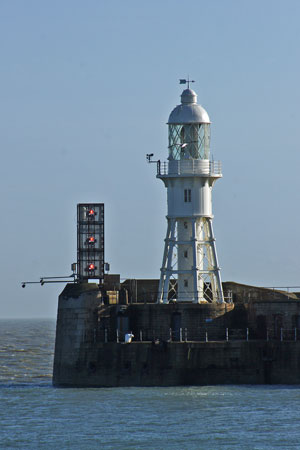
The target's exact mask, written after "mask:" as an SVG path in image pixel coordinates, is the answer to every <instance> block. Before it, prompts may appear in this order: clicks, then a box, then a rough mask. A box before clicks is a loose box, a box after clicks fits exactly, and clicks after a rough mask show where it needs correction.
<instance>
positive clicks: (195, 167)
mask: <svg viewBox="0 0 300 450" xmlns="http://www.w3.org/2000/svg"><path fill="white" fill-rule="evenodd" d="M184 174H193V175H209V176H214V175H216V176H221V175H222V167H221V161H209V160H208V159H200V160H199V159H187V160H180V161H176V160H173V161H168V162H160V161H158V163H157V175H184Z"/></svg>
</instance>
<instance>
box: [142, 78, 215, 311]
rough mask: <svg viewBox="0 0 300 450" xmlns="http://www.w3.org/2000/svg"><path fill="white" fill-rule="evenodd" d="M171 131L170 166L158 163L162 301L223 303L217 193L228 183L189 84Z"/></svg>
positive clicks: (174, 113)
mask: <svg viewBox="0 0 300 450" xmlns="http://www.w3.org/2000/svg"><path fill="white" fill-rule="evenodd" d="M182 81H183V82H184V81H185V80H181V82H182ZM168 128H169V157H168V162H165V163H160V161H158V173H157V178H160V179H161V180H162V181H163V182H164V184H165V186H166V188H167V198H168V214H167V221H168V227H167V234H166V239H165V248H164V253H163V261H162V267H161V275H160V282H159V292H158V299H157V301H158V302H159V303H168V302H169V301H170V300H171V299H173V300H175V299H176V301H177V302H193V303H200V302H201V301H208V302H219V303H223V302H224V296H223V290H222V283H221V275H220V268H219V264H218V259H217V252H216V245H215V238H214V233H213V227H212V219H213V214H212V188H213V185H214V183H215V181H216V180H217V179H218V178H221V177H222V173H221V164H220V162H219V161H218V162H217V161H212V160H211V158H210V120H209V116H208V114H207V112H206V111H205V109H204V108H203V107H202V106H201V105H199V104H198V103H197V95H196V93H195V92H194V91H193V90H192V89H190V88H189V82H188V89H185V90H184V91H183V92H182V94H181V104H180V105H178V106H176V108H174V109H173V111H172V112H171V114H170V117H169V121H168ZM149 156H150V157H151V156H152V155H149Z"/></svg>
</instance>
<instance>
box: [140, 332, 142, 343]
mask: <svg viewBox="0 0 300 450" xmlns="http://www.w3.org/2000/svg"><path fill="white" fill-rule="evenodd" d="M142 340H143V332H142V330H140V341H141V342H142Z"/></svg>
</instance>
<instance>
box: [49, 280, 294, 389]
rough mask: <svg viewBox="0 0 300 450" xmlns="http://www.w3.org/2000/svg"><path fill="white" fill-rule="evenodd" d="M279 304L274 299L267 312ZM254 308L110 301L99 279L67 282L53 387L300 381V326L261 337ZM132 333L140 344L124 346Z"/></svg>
mask: <svg viewBox="0 0 300 450" xmlns="http://www.w3.org/2000/svg"><path fill="white" fill-rule="evenodd" d="M266 301H267V300H266ZM290 304H291V306H290V309H291V312H292V315H291V317H292V318H293V317H295V314H294V312H295V311H297V310H298V309H299V300H297V299H295V300H293V301H292V300H291V299H287V303H286V309H285V313H286V314H285V317H286V320H288V318H289V315H288V308H289V306H288V305H290ZM262 305H263V304H262V303H261V301H260V308H258V312H259V316H261V315H262V312H264V311H263V310H262V308H263V306H262ZM274 308H275V306H274V305H273V308H271V304H270V302H269V303H268V306H267V309H266V311H268V310H271V311H272V312H273V310H274ZM282 310H283V300H281V301H280V311H282ZM253 311H254V307H253V305H252V306H251V307H248V308H246V307H244V306H243V307H242V305H241V304H239V305H237V306H236V307H234V305H233V304H227V305H212V304H203V305H195V304H185V305H182V304H172V305H159V304H138V303H137V304H131V305H105V304H103V296H102V294H101V292H100V290H99V288H98V286H97V285H96V284H87V283H86V284H70V285H67V286H66V288H65V289H64V291H63V292H62V294H61V295H60V297H59V304H58V316H57V329H56V344H55V358H54V370H53V384H54V385H55V386H69V387H72V386H73V387H75V386H86V387H88V386H89V387H92V386H93V387H95V386H98V387H114V386H175V385H205V384H300V340H298V339H300V333H298V334H297V328H294V329H293V330H292V331H293V332H291V333H287V330H286V332H285V330H284V329H283V328H281V331H280V333H279V335H278V336H277V335H276V334H274V333H273V334H272V333H271V332H268V330H265V334H262V331H263V330H262V329H261V324H259V326H260V328H258V329H255V328H254V326H253V324H254V322H255V318H254V316H253ZM268 320H269V319H268ZM276 320H277V319H276ZM293 320H294V319H293ZM276 323H277V322H276ZM287 323H288V322H287ZM283 325H284V323H283ZM237 326H238V327H239V328H238V329H237ZM248 327H250V328H248ZM129 331H132V332H133V334H134V336H135V337H134V341H133V342H132V343H131V344H125V343H124V336H125V334H126V332H129ZM258 332H259V333H261V338H260V339H257V335H258V334H257V333H258Z"/></svg>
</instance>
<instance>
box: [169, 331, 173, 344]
mask: <svg viewBox="0 0 300 450" xmlns="http://www.w3.org/2000/svg"><path fill="white" fill-rule="evenodd" d="M169 332H170V341H171V342H172V328H170V331H169Z"/></svg>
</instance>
